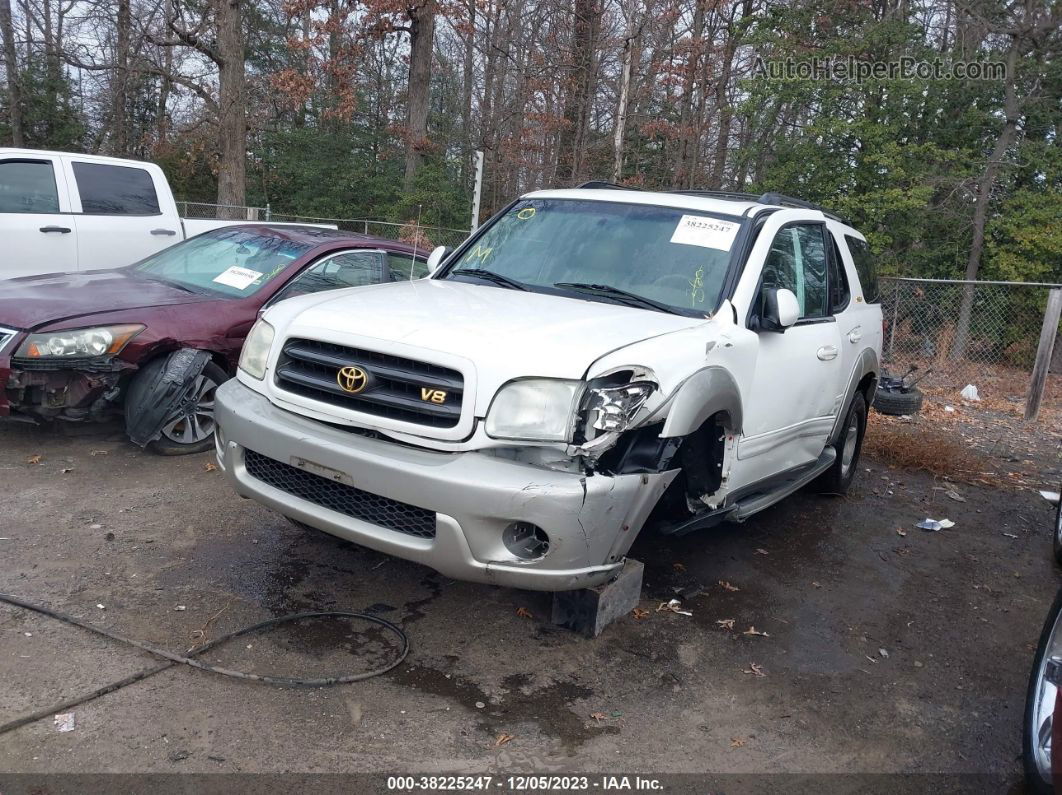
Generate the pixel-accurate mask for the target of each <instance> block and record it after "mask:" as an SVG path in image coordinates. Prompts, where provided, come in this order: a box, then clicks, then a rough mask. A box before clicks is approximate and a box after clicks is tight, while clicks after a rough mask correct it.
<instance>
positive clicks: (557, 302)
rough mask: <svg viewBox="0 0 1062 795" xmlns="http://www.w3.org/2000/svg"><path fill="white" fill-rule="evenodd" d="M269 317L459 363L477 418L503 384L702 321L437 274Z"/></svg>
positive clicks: (336, 337)
mask: <svg viewBox="0 0 1062 795" xmlns="http://www.w3.org/2000/svg"><path fill="white" fill-rule="evenodd" d="M268 319H269V320H270V322H274V319H275V320H276V322H277V324H278V325H279V326H280V328H279V329H278V331H279V332H280V333H281V334H284V335H285V336H289V337H310V338H315V339H322V340H326V341H333V342H342V343H344V344H349V345H362V346H365V347H371V348H372V349H373V350H379V351H382V352H388V353H398V354H400V355H408V356H411V357H413V358H423V359H425V360H428V361H431V360H432V359H433V358H434V357H433V356H432V352H436V353H438V354H441V355H442V356H443V357H445V358H446V360H448V361H453V360H454V359H457V360H460V361H462V362H463V363H464V366H463V367H461V369H462V370H465V372H466V373H468V372H470V371H471V372H472V373H474V374H475V379H476V386H477V388H476V392H477V400H476V413H477V414H480V415H481V414H482V413H483V412H485V411H486V409H487V405H488V404H489V402H490V399H491V398H492V397H493V396H494V393H495V392H496V391H497V389H498V387H500V386H501V385H502V384H504V383H505V382H506V381H509V380H511V379H514V378H522V377H527V376H539V377H547V378H569V379H578V378H582V377H583V375H584V374H585V373H586V370H587V368H589V367H590V365H591V364H593V363H594V361H596V360H597V359H599V358H601V357H602V356H604V355H605V354H608V353H610V352H612V351H615V350H618V349H621V348H623V347H625V346H627V345H630V344H632V343H635V342H639V341H641V340H645V339H648V338H651V337H656V336H659V335H661V334H669V333H672V332H676V331H680V330H683V329H688V328H692V327H694V326H697V325H700V324H703V323H705V322H707V321H706V319H705V318H695V317H686V316H682V315H672V314H668V313H666V312H658V311H654V310H646V309H638V308H632V307H629V306H623V305H620V304H610V303H603V302H598V301H588V300H582V299H579V298H568V297H565V296H558V295H550V294H543V293H535V292H524V291H521V290H509V289H504V288H500V287H493V286H489V285H480V284H470V283H467V282H458V281H449V280H439V279H422V280H420V281H414V282H402V283H399V284H386V285H379V286H376V287H362V288H358V289H357V290H356V291H347V290H343V291H340V292H339V293H333V294H330V295H329V296H327V297H324V296H312V297H311V296H306V297H304V298H297V299H294V300H292V301H285V302H282V303H281V304H279V305H277V306H276V307H275V308H274V309H272V310H271V311H270V313H269V316H268ZM285 321H287V323H288V324H289V325H287V328H284V326H285ZM417 351H423V353H419V354H418V353H417ZM436 361H440V359H436ZM631 364H638V363H637V362H631Z"/></svg>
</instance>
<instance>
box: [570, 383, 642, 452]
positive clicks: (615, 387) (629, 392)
mask: <svg viewBox="0 0 1062 795" xmlns="http://www.w3.org/2000/svg"><path fill="white" fill-rule="evenodd" d="M627 375H628V376H629V375H630V373H627ZM617 381H620V383H617ZM623 381H625V379H623V378H622V377H621V378H616V377H609V378H601V379H597V380H595V381H591V382H590V385H589V388H588V389H587V390H586V397H585V398H584V400H583V416H584V417H585V418H586V423H587V433H586V436H587V438H588V439H589V438H592V437H595V436H597V434H595V433H592V431H598V432H599V433H622V432H623V431H625V430H627V426H628V425H630V423H631V421H632V420H633V419H634V417H635V415H636V414H637V413H638V410H639V409H640V408H641V407H642V406H644V405H645V401H646V400H647V399H648V398H649V396H650V395H651V394H653V392H654V391H655V390H656V384H655V383H653V382H652V381H626V382H625V383H624V382H623Z"/></svg>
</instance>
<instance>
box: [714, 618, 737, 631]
mask: <svg viewBox="0 0 1062 795" xmlns="http://www.w3.org/2000/svg"><path fill="white" fill-rule="evenodd" d="M715 623H716V624H718V625H719V628H720V629H733V628H734V619H732V618H720V619H717V620H716V622H715Z"/></svg>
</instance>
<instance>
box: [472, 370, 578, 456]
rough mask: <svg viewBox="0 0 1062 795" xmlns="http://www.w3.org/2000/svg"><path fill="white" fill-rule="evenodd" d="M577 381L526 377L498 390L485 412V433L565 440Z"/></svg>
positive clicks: (542, 439)
mask: <svg viewBox="0 0 1062 795" xmlns="http://www.w3.org/2000/svg"><path fill="white" fill-rule="evenodd" d="M581 387H582V382H581V381H561V380H559V379H554V378H528V379H525V380H522V381H510V382H509V383H508V384H506V385H505V386H503V387H502V388H501V389H499V390H498V394H497V395H495V397H494V402H493V403H492V404H491V406H490V411H489V412H487V435H488V436H491V437H493V438H495V439H519V440H522V441H531V442H566V441H568V439H569V437H570V436H571V426H572V422H573V420H574V417H575V400H576V397H577V396H578V394H579V390H580V388H581Z"/></svg>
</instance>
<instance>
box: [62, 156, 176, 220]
mask: <svg viewBox="0 0 1062 795" xmlns="http://www.w3.org/2000/svg"><path fill="white" fill-rule="evenodd" d="M73 165H74V179H75V180H76V182H77V191H78V193H80V194H81V211H82V212H83V213H85V214H86V215H159V213H160V210H159V197H158V196H157V195H156V194H155V183H154V182H152V180H151V174H149V173H148V172H147V171H145V170H144V169H142V168H130V167H127V166H104V165H100V164H99V163H78V162H75V163H74V164H73Z"/></svg>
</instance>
